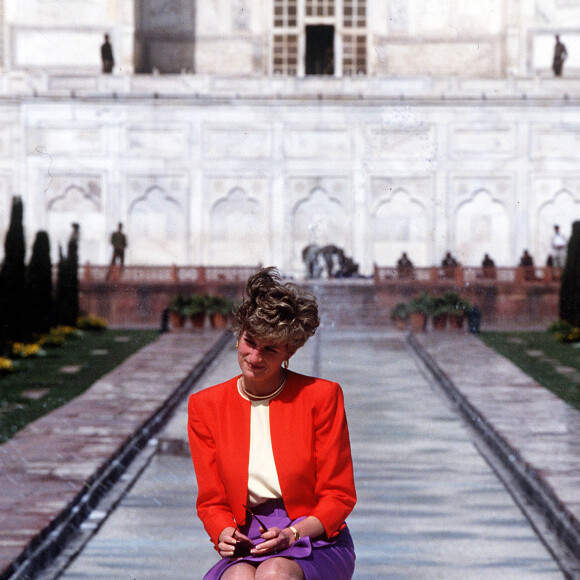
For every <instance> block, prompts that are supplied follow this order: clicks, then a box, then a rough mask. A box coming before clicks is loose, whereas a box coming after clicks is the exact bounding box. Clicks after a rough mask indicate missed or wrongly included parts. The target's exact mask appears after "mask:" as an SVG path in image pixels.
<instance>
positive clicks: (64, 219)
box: [46, 181, 107, 263]
mask: <svg viewBox="0 0 580 580" xmlns="http://www.w3.org/2000/svg"><path fill="white" fill-rule="evenodd" d="M100 197H101V195H100V187H99V185H98V183H97V182H95V181H89V182H87V183H86V184H85V185H84V186H82V185H77V184H73V185H69V186H68V187H66V188H65V189H64V190H63V191H62V193H59V194H57V195H55V196H54V197H53V198H52V199H50V200H49V202H48V205H47V208H46V210H47V223H48V226H47V227H48V233H49V236H50V241H51V244H50V246H51V253H52V256H51V259H52V260H53V262H55V263H56V262H57V260H58V247H59V245H60V246H61V247H62V250H63V252H64V253H65V254H66V248H67V243H68V239H69V237H70V234H71V232H72V225H71V224H73V223H78V224H79V225H80V240H79V261H80V262H81V263H84V262H92V263H99V262H102V261H103V260H104V259H105V256H106V252H107V236H106V232H105V216H104V215H103V212H102V208H101V199H100Z"/></svg>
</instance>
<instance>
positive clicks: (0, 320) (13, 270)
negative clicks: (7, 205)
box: [0, 196, 26, 341]
mask: <svg viewBox="0 0 580 580" xmlns="http://www.w3.org/2000/svg"><path fill="white" fill-rule="evenodd" d="M23 215H24V206H23V204H22V198H20V197H19V196H14V197H13V198H12V209H11V212H10V225H9V226H8V232H7V234H6V239H5V243H4V261H3V263H2V269H1V270H0V328H5V329H6V336H4V337H3V338H4V339H5V340H8V341H10V340H18V339H21V338H22V337H23V332H24V329H23V325H22V321H23V314H24V280H25V272H26V267H25V264H24V257H25V253H26V246H25V243H24V227H23V225H22V218H23Z"/></svg>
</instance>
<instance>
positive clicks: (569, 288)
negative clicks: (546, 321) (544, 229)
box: [559, 221, 580, 327]
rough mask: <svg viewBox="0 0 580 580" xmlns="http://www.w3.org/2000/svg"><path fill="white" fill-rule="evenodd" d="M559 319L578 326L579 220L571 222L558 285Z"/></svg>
mask: <svg viewBox="0 0 580 580" xmlns="http://www.w3.org/2000/svg"><path fill="white" fill-rule="evenodd" d="M559 314H560V319H561V320H565V321H566V322H569V323H570V324H571V325H572V326H575V327H580V221H575V222H574V223H573V224H572V235H571V236H570V240H569V241H568V249H567V255H566V265H565V266H564V270H563V271H562V284H561V286H560V304H559Z"/></svg>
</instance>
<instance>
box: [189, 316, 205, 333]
mask: <svg viewBox="0 0 580 580" xmlns="http://www.w3.org/2000/svg"><path fill="white" fill-rule="evenodd" d="M189 319H190V320H191V326H193V328H196V329H200V328H203V326H204V324H205V313H204V312H201V313H200V314H192V315H191V316H190V317H189Z"/></svg>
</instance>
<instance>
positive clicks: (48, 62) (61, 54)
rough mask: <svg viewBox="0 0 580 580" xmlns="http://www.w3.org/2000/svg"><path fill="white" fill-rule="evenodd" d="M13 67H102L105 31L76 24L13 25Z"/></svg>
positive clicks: (78, 68) (80, 68)
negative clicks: (41, 27) (67, 25)
mask: <svg viewBox="0 0 580 580" xmlns="http://www.w3.org/2000/svg"><path fill="white" fill-rule="evenodd" d="M12 38H13V44H12V67H14V68H30V67H32V68H45V69H54V68H62V69H64V68H67V67H73V68H76V69H77V70H82V68H83V67H86V66H94V67H95V68H97V70H98V67H100V65H101V57H100V50H99V47H100V45H101V43H102V41H103V37H102V33H98V32H96V31H94V32H93V31H92V30H91V31H88V30H79V29H77V28H68V29H67V28H58V29H55V28H45V29H38V28H14V29H13V37H12Z"/></svg>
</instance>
